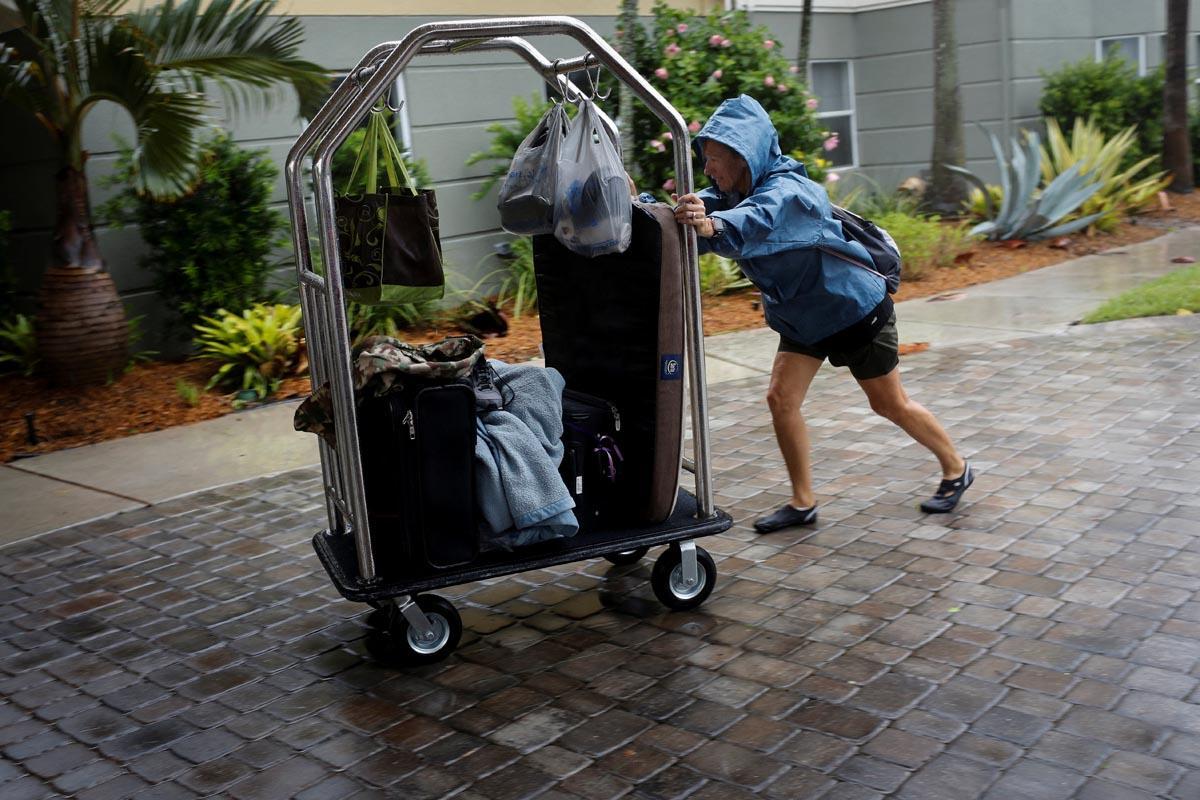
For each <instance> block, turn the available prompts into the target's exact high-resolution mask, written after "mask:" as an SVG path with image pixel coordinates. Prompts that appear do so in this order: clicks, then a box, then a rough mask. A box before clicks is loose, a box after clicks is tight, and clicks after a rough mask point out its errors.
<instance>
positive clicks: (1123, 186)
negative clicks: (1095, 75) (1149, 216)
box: [1042, 117, 1171, 231]
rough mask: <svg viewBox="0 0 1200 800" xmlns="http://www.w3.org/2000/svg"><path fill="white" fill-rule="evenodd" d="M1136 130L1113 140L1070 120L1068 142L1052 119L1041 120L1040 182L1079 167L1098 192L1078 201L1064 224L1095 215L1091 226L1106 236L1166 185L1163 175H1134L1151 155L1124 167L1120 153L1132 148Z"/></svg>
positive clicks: (1078, 120)
mask: <svg viewBox="0 0 1200 800" xmlns="http://www.w3.org/2000/svg"><path fill="white" fill-rule="evenodd" d="M1136 138H1137V132H1136V128H1135V127H1133V126H1130V127H1128V128H1126V129H1125V130H1123V131H1120V132H1119V133H1117V134H1116V135H1115V136H1112V137H1106V136H1105V135H1104V132H1103V130H1101V128H1100V126H1099V125H1098V124H1097V123H1096V122H1095V121H1094V120H1085V119H1083V118H1082V117H1076V118H1075V125H1074V127H1073V129H1072V131H1071V135H1070V137H1069V138H1068V137H1067V136H1065V135H1064V134H1063V132H1062V130H1061V129H1060V128H1059V126H1058V122H1056V121H1055V120H1053V119H1048V120H1046V144H1045V146H1043V147H1042V180H1043V181H1045V182H1046V183H1050V182H1052V181H1053V180H1054V179H1055V178H1056V177H1058V176H1059V175H1061V174H1062V173H1064V172H1066V171H1067V170H1068V169H1070V168H1071V167H1072V166H1074V165H1076V164H1079V165H1080V166H1079V168H1080V170H1081V171H1082V172H1083V173H1084V174H1086V175H1087V176H1088V179H1089V180H1091V181H1093V182H1095V183H1097V184H1099V186H1100V188H1099V189H1098V190H1097V191H1096V193H1095V194H1093V195H1092V196H1091V197H1089V198H1088V199H1087V200H1085V201H1084V203H1083V205H1081V206H1080V207H1079V209H1078V210H1077V211H1075V212H1073V213H1072V214H1070V215H1068V216H1067V217H1066V219H1072V218H1074V217H1079V216H1091V215H1093V214H1097V213H1099V214H1100V216H1099V217H1097V218H1096V221H1095V222H1093V223H1092V224H1093V226H1094V227H1096V228H1098V229H1099V230H1102V231H1111V230H1112V229H1114V228H1116V226H1117V224H1118V223H1119V222H1120V220H1121V215H1122V214H1123V213H1126V212H1131V211H1137V210H1138V209H1140V208H1142V207H1143V206H1145V205H1146V204H1147V203H1148V202H1150V200H1152V199H1153V198H1154V197H1155V196H1156V195H1157V194H1158V193H1159V192H1160V191H1162V190H1163V189H1164V188H1166V186H1167V184H1168V183H1170V182H1171V177H1170V175H1168V174H1167V173H1165V172H1156V173H1153V174H1150V175H1142V176H1141V177H1139V173H1142V172H1143V171H1144V170H1146V169H1147V168H1148V167H1149V166H1150V165H1151V164H1153V163H1154V161H1155V158H1154V157H1153V156H1146V157H1145V158H1143V159H1141V160H1140V161H1137V162H1135V163H1133V164H1131V165H1129V166H1128V167H1123V166H1122V165H1124V164H1125V163H1126V159H1125V154H1126V152H1128V150H1129V149H1130V148H1131V147H1133V146H1135V144H1136Z"/></svg>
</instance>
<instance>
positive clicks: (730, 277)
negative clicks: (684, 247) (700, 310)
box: [699, 253, 752, 295]
mask: <svg viewBox="0 0 1200 800" xmlns="http://www.w3.org/2000/svg"><path fill="white" fill-rule="evenodd" d="M699 266H700V291H701V293H702V294H707V295H719V294H725V293H726V292H732V291H736V290H737V289H745V288H747V287H749V286H751V285H752V284H751V283H750V281H749V279H748V278H746V276H745V275H743V274H742V270H741V269H740V268H739V267H738V265H737V262H736V261H731V260H730V259H728V258H722V257H721V256H719V255H717V254H716V253H705V254H704V255H702V256H700V262H699Z"/></svg>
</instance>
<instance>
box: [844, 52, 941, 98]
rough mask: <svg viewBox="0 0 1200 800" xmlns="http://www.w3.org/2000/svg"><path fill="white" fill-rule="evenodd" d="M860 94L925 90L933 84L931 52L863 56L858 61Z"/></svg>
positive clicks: (856, 78) (857, 80) (856, 67)
mask: <svg viewBox="0 0 1200 800" xmlns="http://www.w3.org/2000/svg"><path fill="white" fill-rule="evenodd" d="M854 81H855V84H856V88H857V89H858V92H859V94H860V95H861V94H868V93H870V94H874V93H877V92H893V91H898V90H904V89H925V88H928V87H930V86H932V85H933V61H932V59H930V58H929V54H928V53H900V54H898V55H887V56H875V57H863V58H860V59H858V60H857V61H856V62H854Z"/></svg>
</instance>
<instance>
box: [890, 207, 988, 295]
mask: <svg viewBox="0 0 1200 800" xmlns="http://www.w3.org/2000/svg"><path fill="white" fill-rule="evenodd" d="M874 222H875V223H876V224H878V225H879V226H880V227H882V228H884V229H886V230H887V232H888V233H889V234H891V236H892V238H893V239H895V240H896V246H897V247H899V248H900V257H901V264H902V267H903V275H902V277H903V278H904V279H905V280H920V279H921V277H922V276H924V275H925V274H926V273H927V272H928V271H929V270H931V269H937V268H940V267H948V266H951V265H952V264H953V263H954V259H955V257H957V256H958V255H959V254H960V253H964V252H966V251H967V250H970V249H971V247H972V246H973V245H974V243H975V239H976V237H974V236H972V235H971V234H970V233H968V232H967V226H966V225H950V224H946V223H943V222H940V221H939V219H938V217H936V216H932V217H914V216H909V215H908V214H904V213H900V212H892V213H890V214H884V215H882V216H880V217H876V218H875V220H874Z"/></svg>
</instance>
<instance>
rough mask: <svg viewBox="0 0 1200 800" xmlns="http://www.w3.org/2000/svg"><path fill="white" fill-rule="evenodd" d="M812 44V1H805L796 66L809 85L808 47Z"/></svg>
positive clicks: (801, 11)
mask: <svg viewBox="0 0 1200 800" xmlns="http://www.w3.org/2000/svg"><path fill="white" fill-rule="evenodd" d="M811 42H812V0H804V5H803V6H802V7H801V9H800V52H799V54H798V55H797V56H796V66H798V67H800V74H801V75H803V76H804V82H805V83H806V84H807V83H808V46H809V44H810V43H811Z"/></svg>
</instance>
